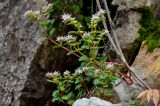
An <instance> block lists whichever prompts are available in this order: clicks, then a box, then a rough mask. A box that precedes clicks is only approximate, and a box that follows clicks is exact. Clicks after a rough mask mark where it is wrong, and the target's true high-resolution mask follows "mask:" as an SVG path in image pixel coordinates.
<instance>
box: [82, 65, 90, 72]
mask: <svg viewBox="0 0 160 106" xmlns="http://www.w3.org/2000/svg"><path fill="white" fill-rule="evenodd" d="M89 69H90V67H88V66H85V67H82V71H83V72H84V71H87V70H89Z"/></svg>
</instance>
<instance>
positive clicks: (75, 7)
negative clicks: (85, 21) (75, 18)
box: [73, 5, 80, 13]
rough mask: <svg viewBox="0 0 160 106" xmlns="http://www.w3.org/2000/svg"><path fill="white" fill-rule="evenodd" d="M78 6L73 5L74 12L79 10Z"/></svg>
mask: <svg viewBox="0 0 160 106" xmlns="http://www.w3.org/2000/svg"><path fill="white" fill-rule="evenodd" d="M79 10H80V9H79V6H78V5H74V6H73V11H74V12H75V13H78V12H79Z"/></svg>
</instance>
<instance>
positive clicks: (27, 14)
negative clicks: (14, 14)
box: [24, 10, 40, 20]
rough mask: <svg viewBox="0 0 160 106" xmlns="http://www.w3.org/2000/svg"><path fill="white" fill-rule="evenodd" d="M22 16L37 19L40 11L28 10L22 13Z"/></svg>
mask: <svg viewBox="0 0 160 106" xmlns="http://www.w3.org/2000/svg"><path fill="white" fill-rule="evenodd" d="M24 16H25V17H27V18H30V19H33V20H37V19H39V16H40V11H32V10H28V11H26V12H25V13H24Z"/></svg>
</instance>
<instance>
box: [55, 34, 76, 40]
mask: <svg viewBox="0 0 160 106" xmlns="http://www.w3.org/2000/svg"><path fill="white" fill-rule="evenodd" d="M57 41H58V42H63V41H66V42H67V41H76V37H73V36H72V35H67V36H59V37H57Z"/></svg>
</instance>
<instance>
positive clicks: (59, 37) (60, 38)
mask: <svg viewBox="0 0 160 106" xmlns="http://www.w3.org/2000/svg"><path fill="white" fill-rule="evenodd" d="M65 40H66V38H65V37H64V36H58V37H57V40H56V41H59V42H60V41H65Z"/></svg>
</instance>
